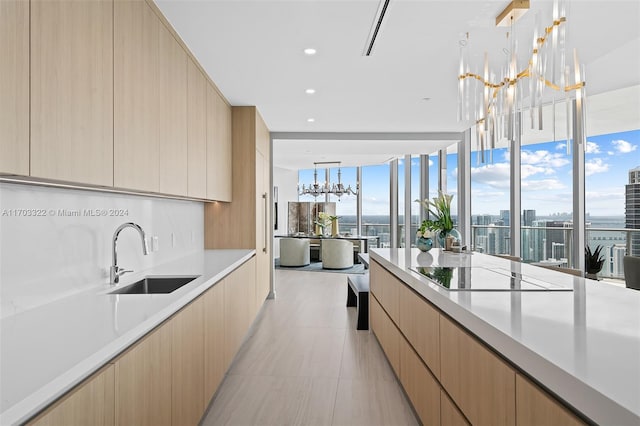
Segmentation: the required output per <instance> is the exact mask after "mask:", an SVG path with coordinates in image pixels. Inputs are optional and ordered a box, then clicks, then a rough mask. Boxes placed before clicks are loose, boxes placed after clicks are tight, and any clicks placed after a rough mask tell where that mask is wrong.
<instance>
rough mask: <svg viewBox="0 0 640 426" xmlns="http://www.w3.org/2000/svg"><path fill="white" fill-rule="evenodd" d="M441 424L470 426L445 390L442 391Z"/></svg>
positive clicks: (444, 425) (446, 425)
mask: <svg viewBox="0 0 640 426" xmlns="http://www.w3.org/2000/svg"><path fill="white" fill-rule="evenodd" d="M440 424H441V425H442V426H468V425H469V422H468V421H467V419H465V418H464V416H463V415H462V413H461V412H460V410H458V408H457V407H456V406H455V404H454V403H453V401H451V399H450V398H449V397H448V396H447V394H446V393H445V391H443V390H441V391H440Z"/></svg>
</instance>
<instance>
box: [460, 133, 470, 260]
mask: <svg viewBox="0 0 640 426" xmlns="http://www.w3.org/2000/svg"><path fill="white" fill-rule="evenodd" d="M458 231H460V234H462V244H461V245H466V246H467V247H468V248H469V249H471V129H467V130H466V131H465V132H464V137H463V138H462V140H461V141H460V142H458Z"/></svg>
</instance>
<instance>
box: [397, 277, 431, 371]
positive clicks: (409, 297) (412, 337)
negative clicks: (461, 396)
mask: <svg viewBox="0 0 640 426" xmlns="http://www.w3.org/2000/svg"><path fill="white" fill-rule="evenodd" d="M398 286H399V287H398V288H399V291H400V299H399V300H400V302H399V303H400V313H399V315H400V330H402V333H403V334H404V335H405V337H406V338H407V340H409V342H410V343H411V346H413V348H414V349H415V350H416V352H417V353H418V355H420V358H422V360H423V361H424V363H425V364H427V366H428V367H429V369H430V370H431V372H432V373H433V375H434V376H436V377H437V378H438V379H439V378H440V324H439V322H440V314H439V313H438V311H437V310H436V309H435V308H434V307H433V306H431V305H430V304H429V303H427V302H426V301H425V300H423V299H422V298H421V297H420V296H418V295H417V294H415V293H414V292H413V291H412V290H411V289H410V288H409V287H407V286H406V285H404V284H402V283H400V282H398Z"/></svg>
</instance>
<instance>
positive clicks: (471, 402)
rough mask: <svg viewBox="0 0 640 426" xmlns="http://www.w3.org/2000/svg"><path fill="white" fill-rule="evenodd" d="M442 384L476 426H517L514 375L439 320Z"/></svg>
mask: <svg viewBox="0 0 640 426" xmlns="http://www.w3.org/2000/svg"><path fill="white" fill-rule="evenodd" d="M440 359H441V370H440V382H441V383H442V386H443V387H444V388H445V389H446V390H447V392H448V393H449V395H451V397H452V398H453V399H454V401H455V402H456V403H457V405H458V407H460V409H461V410H462V412H463V413H464V414H465V416H466V417H467V418H468V419H469V420H470V421H471V423H472V424H474V425H494V426H497V425H513V424H514V423H515V420H516V419H515V408H516V406H515V371H514V370H513V369H511V367H509V366H508V365H507V364H506V363H505V362H503V361H502V360H501V359H499V358H498V357H497V356H495V355H494V354H493V353H492V352H491V351H489V350H488V349H487V348H485V347H483V345H482V344H481V343H480V342H478V341H477V340H476V339H475V338H473V337H471V336H470V335H469V334H467V333H466V332H465V331H464V330H463V329H462V328H460V327H459V326H457V325H456V324H454V323H453V322H452V321H451V320H449V319H448V318H446V317H444V316H442V315H441V316H440Z"/></svg>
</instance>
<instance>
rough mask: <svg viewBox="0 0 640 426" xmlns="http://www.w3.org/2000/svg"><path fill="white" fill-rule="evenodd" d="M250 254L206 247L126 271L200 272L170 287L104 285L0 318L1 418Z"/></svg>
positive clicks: (102, 358) (32, 408)
mask: <svg viewBox="0 0 640 426" xmlns="http://www.w3.org/2000/svg"><path fill="white" fill-rule="evenodd" d="M254 255H255V250H206V251H203V252H200V253H197V254H193V255H189V256H187V257H184V258H181V259H179V260H176V261H172V262H168V263H166V264H163V265H159V266H156V267H154V268H151V269H148V270H145V271H140V272H136V273H132V274H130V275H124V276H123V277H121V284H120V285H119V287H124V286H126V285H128V284H131V283H133V282H135V281H137V280H139V279H140V278H142V277H144V276H148V275H199V276H200V277H199V278H197V279H195V280H194V281H192V282H190V283H189V284H187V285H185V286H183V287H181V288H179V289H178V290H176V291H174V292H173V293H169V294H150V295H130V294H125V295H110V294H105V293H107V292H110V291H112V290H113V289H114V287H110V286H108V285H104V286H96V287H93V288H92V289H91V290H88V291H85V292H82V293H79V294H76V295H74V296H70V297H67V298H64V299H62V300H58V301H55V302H52V303H50V304H47V305H44V306H41V307H38V308H34V309H31V310H28V311H25V312H21V313H19V314H16V315H13V316H10V317H6V318H3V319H2V320H1V321H0V330H1V331H0V333H1V334H0V401H1V402H0V425H11V424H17V423H21V422H24V421H25V420H27V419H28V418H30V417H31V416H33V415H34V414H35V413H37V412H38V411H39V410H41V409H42V408H44V407H45V406H46V405H48V404H49V403H51V402H52V401H54V400H55V399H57V398H58V397H60V396H61V395H63V394H64V393H65V392H67V391H68V390H69V389H71V388H72V387H73V386H75V385H76V384H78V383H79V382H81V381H82V380H83V379H85V378H86V377H88V376H89V375H91V374H92V373H93V372H95V371H96V370H98V369H99V368H100V367H102V366H103V365H105V364H106V363H107V362H108V361H110V360H111V359H113V358H114V357H115V356H116V355H118V354H119V353H120V352H122V351H123V350H124V349H126V348H127V347H129V346H130V345H131V344H132V343H134V342H135V341H136V340H138V339H139V338H141V337H142V336H144V335H145V334H147V333H148V332H149V331H151V330H152V329H153V328H154V327H156V326H157V325H159V324H160V323H162V322H163V321H164V320H166V319H167V318H169V317H170V316H171V315H172V314H174V313H175V312H177V311H178V310H179V309H180V308H182V307H183V306H185V305H186V304H188V303H189V302H190V301H192V300H193V299H195V298H196V297H197V296H199V295H200V294H202V293H203V292H204V291H205V290H207V289H208V288H210V287H211V286H212V285H214V284H215V283H216V282H218V281H220V280H221V279H222V278H224V276H226V275H227V274H229V273H230V272H232V271H233V270H234V269H236V268H237V267H238V266H240V265H242V264H243V263H244V262H246V261H247V260H248V259H250V258H251V257H252V256H254Z"/></svg>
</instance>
